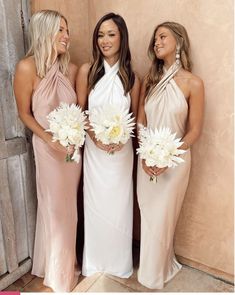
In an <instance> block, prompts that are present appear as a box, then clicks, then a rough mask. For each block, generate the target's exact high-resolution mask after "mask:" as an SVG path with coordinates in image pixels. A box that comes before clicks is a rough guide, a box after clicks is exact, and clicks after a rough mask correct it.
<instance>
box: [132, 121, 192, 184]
mask: <svg viewBox="0 0 235 295" xmlns="http://www.w3.org/2000/svg"><path fill="white" fill-rule="evenodd" d="M182 144H183V142H182V141H181V138H176V133H171V130H170V129H169V128H167V127H162V128H160V129H157V128H156V129H155V130H153V129H151V128H144V127H142V128H141V129H140V131H139V148H138V149H137V154H139V156H140V159H144V160H145V163H146V165H147V166H148V167H150V166H157V167H158V168H164V167H175V166H177V165H178V164H180V163H183V162H184V160H183V159H182V158H181V157H180V155H182V154H184V153H185V152H186V151H185V150H181V149H179V147H180V146H181V145H182ZM150 181H153V182H156V181H157V178H156V177H150Z"/></svg>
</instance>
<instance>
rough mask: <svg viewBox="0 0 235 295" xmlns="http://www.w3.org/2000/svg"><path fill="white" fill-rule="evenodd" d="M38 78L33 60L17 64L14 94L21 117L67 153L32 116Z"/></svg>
mask: <svg viewBox="0 0 235 295" xmlns="http://www.w3.org/2000/svg"><path fill="white" fill-rule="evenodd" d="M36 77H37V76H36V68H35V65H34V62H33V61H32V60H30V59H24V60H21V61H20V62H19V63H18V64H17V66H16V71H15V78H14V92H15V97H16V103H17V108H18V113H19V117H20V119H21V121H22V122H23V123H24V124H25V126H27V127H28V128H29V129H30V130H31V131H32V132H33V133H34V134H36V135H37V136H39V137H40V138H41V139H42V140H44V141H45V142H46V143H48V144H49V145H50V146H51V147H52V148H53V149H55V150H57V151H61V152H66V148H64V147H63V146H62V145H60V143H59V142H52V135H51V134H50V133H48V132H45V130H44V129H43V128H42V126H41V125H40V124H38V122H37V121H36V120H35V118H34V117H33V115H32V112H31V98H32V94H33V86H34V81H35V79H36Z"/></svg>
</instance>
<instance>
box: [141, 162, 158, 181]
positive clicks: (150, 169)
mask: <svg viewBox="0 0 235 295" xmlns="http://www.w3.org/2000/svg"><path fill="white" fill-rule="evenodd" d="M142 168H143V169H144V172H145V173H147V174H148V175H149V176H150V177H152V176H155V175H156V173H155V169H154V167H151V166H150V167H149V166H147V165H146V162H145V160H144V159H142Z"/></svg>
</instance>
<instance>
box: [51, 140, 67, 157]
mask: <svg viewBox="0 0 235 295" xmlns="http://www.w3.org/2000/svg"><path fill="white" fill-rule="evenodd" d="M47 144H48V145H49V147H50V148H52V149H53V150H55V151H57V152H61V153H64V154H68V150H67V148H66V147H64V146H62V145H61V144H60V143H59V141H48V142H47Z"/></svg>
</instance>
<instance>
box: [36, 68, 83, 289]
mask: <svg viewBox="0 0 235 295" xmlns="http://www.w3.org/2000/svg"><path fill="white" fill-rule="evenodd" d="M60 102H66V103H69V104H71V103H76V102H77V97H76V93H75V92H74V89H73V88H72V85H71V83H70V81H69V80H68V79H67V78H66V77H65V76H64V75H63V74H62V73H61V72H60V71H59V64H58V62H56V63H55V64H53V66H52V67H51V69H50V70H49V71H48V73H47V75H46V76H45V78H44V79H42V80H41V82H40V83H39V85H38V87H37V89H36V90H35V92H34V94H33V97H32V111H33V114H34V117H35V119H36V120H37V122H38V123H39V124H40V125H41V126H42V127H43V128H45V129H47V128H48V127H49V124H48V121H47V118H46V116H47V115H48V114H49V113H50V112H51V111H52V110H53V109H54V108H56V107H57V106H58V105H59V103H60ZM33 148H34V155H35V163H36V182H37V199H38V208H37V224H36V236H35V245H34V257H33V269H32V274H34V275H37V276H39V277H44V282H43V284H44V285H46V286H49V287H51V288H52V289H53V290H54V291H55V292H69V291H71V289H72V288H73V287H74V285H75V284H76V282H77V279H78V275H79V272H78V270H76V269H75V264H76V252H75V251H76V250H75V247H76V227H77V188H78V183H79V179H80V172H81V162H80V163H79V164H77V163H75V162H72V163H66V162H65V156H66V155H65V154H64V153H61V152H57V151H55V150H53V149H51V148H50V147H49V145H48V144H46V143H45V142H44V141H43V140H42V139H41V138H39V137H38V136H37V135H35V134H34V135H33Z"/></svg>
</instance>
